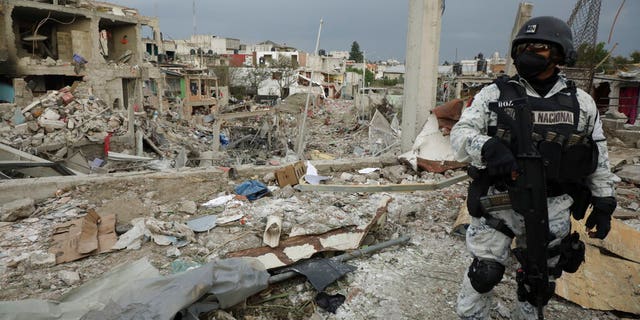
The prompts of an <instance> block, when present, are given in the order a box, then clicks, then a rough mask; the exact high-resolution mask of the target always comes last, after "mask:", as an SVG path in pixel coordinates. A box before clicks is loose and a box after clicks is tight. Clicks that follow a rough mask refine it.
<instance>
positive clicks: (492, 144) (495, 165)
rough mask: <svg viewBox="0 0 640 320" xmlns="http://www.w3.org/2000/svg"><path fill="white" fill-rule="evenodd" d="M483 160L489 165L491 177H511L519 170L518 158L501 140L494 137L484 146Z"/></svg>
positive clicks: (488, 170) (488, 169)
mask: <svg viewBox="0 0 640 320" xmlns="http://www.w3.org/2000/svg"><path fill="white" fill-rule="evenodd" d="M481 154H482V159H484V161H485V162H486V163H487V172H488V173H489V175H490V176H509V177H510V176H511V173H512V172H513V171H516V170H518V164H517V163H516V158H515V157H514V156H513V153H511V150H509V147H507V146H506V145H505V144H504V143H503V142H502V141H501V140H500V139H498V138H496V137H493V138H491V139H489V140H487V142H485V143H484V144H483V145H482V151H481Z"/></svg>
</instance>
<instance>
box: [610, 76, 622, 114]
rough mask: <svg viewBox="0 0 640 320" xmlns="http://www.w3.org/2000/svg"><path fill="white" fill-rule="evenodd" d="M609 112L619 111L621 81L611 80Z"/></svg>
mask: <svg viewBox="0 0 640 320" xmlns="http://www.w3.org/2000/svg"><path fill="white" fill-rule="evenodd" d="M609 89H610V91H609V112H617V111H618V110H619V109H618V107H619V106H620V82H618V81H611V82H609Z"/></svg>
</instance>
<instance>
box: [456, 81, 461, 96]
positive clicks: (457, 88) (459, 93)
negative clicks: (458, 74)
mask: <svg viewBox="0 0 640 320" xmlns="http://www.w3.org/2000/svg"><path fill="white" fill-rule="evenodd" d="M460 97H462V81H460V80H458V81H456V99H460Z"/></svg>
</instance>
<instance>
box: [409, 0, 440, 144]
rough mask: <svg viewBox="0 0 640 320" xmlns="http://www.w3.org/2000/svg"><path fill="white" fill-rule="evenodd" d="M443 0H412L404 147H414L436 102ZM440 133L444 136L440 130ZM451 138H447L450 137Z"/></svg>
mask: <svg viewBox="0 0 640 320" xmlns="http://www.w3.org/2000/svg"><path fill="white" fill-rule="evenodd" d="M441 2H442V1H441V0H409V19H408V21H409V27H408V32H407V50H406V55H407V56H406V66H405V70H406V71H405V80H404V98H403V106H402V108H403V109H402V137H401V143H402V144H401V150H402V152H406V151H409V150H411V148H412V146H413V143H414V141H415V140H416V137H417V136H418V134H419V133H420V131H421V130H422V128H423V126H424V125H425V123H427V120H428V119H429V121H435V122H436V123H435V131H437V132H438V134H440V132H439V131H438V125H437V119H435V116H433V117H431V118H432V119H431V118H429V114H430V111H431V110H432V109H433V108H434V107H435V104H436V84H437V81H438V52H439V51H440V28H441V13H442V6H441ZM440 136H442V135H441V134H440ZM447 140H448V139H447Z"/></svg>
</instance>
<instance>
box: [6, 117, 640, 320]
mask: <svg viewBox="0 0 640 320" xmlns="http://www.w3.org/2000/svg"><path fill="white" fill-rule="evenodd" d="M334 108H335V109H344V112H342V113H339V115H335V116H334V117H333V118H331V119H337V120H336V121H333V122H331V121H327V120H326V118H327V117H328V116H329V115H330V113H329V112H327V114H324V115H323V116H322V117H321V116H318V117H315V118H312V119H311V120H310V122H309V125H310V127H311V128H313V129H312V130H311V132H312V133H311V134H310V135H309V139H308V145H309V146H312V147H313V149H316V150H319V151H321V152H323V153H327V154H337V155H339V156H340V158H350V157H353V158H355V157H356V156H355V155H354V149H357V148H356V147H361V148H363V149H365V150H366V149H367V141H366V137H367V135H366V126H365V127H363V128H359V129H358V125H357V119H355V117H349V116H346V114H347V112H348V111H349V106H348V105H347V106H345V105H338V106H334ZM334 111H335V110H334ZM327 123H329V124H327ZM327 135H329V136H330V137H331V139H327ZM394 151H397V150H391V152H392V153H393V152H394ZM262 171H264V168H262V169H261V171H260V172H262ZM267 171H268V170H267ZM256 172H258V171H256ZM348 173H349V175H346V176H345V175H343V173H342V172H331V173H327V175H330V176H332V180H330V181H331V183H337V184H354V183H361V184H385V183H387V184H388V183H390V181H389V179H388V177H385V176H381V175H380V174H379V173H374V174H368V175H364V174H358V173H357V172H355V171H350V172H348ZM320 174H323V173H322V172H320ZM449 174H450V173H449ZM346 177H348V179H345V178H346ZM255 178H257V179H262V176H260V175H257V174H256V176H255ZM441 178H442V176H441V175H433V174H428V175H425V174H422V175H420V174H419V173H413V172H408V173H407V174H406V175H405V176H404V179H403V181H404V183H409V182H413V183H416V182H430V181H431V182H432V181H433V180H434V179H441ZM156 181H157V180H154V179H146V178H144V176H141V178H140V180H138V181H135V182H126V183H120V184H111V185H110V184H102V185H87V186H81V187H78V188H73V189H70V190H64V191H63V192H61V193H60V194H58V195H56V196H52V197H51V198H50V199H48V200H47V201H44V202H42V203H40V204H38V207H39V209H38V210H37V211H36V213H37V214H35V215H33V216H32V217H31V218H28V219H24V220H21V221H18V222H15V223H11V224H7V225H4V226H1V227H0V300H20V299H30V298H31V299H54V300H55V299H57V298H59V297H60V296H62V295H63V294H64V293H65V292H67V291H69V290H70V289H72V288H74V287H77V286H79V285H81V284H82V283H85V282H87V281H89V280H91V279H96V278H99V277H100V276H101V275H102V274H103V273H104V272H106V271H108V270H110V269H112V268H113V267H114V266H116V265H119V264H121V263H127V262H132V261H135V260H137V259H139V258H141V257H147V258H148V259H149V260H150V261H151V263H152V264H153V265H154V266H155V267H156V268H158V269H159V270H160V272H161V273H162V274H170V273H171V262H172V261H175V260H176V259H177V258H176V257H175V256H171V255H170V254H169V247H166V246H159V245H156V244H154V243H153V242H146V243H143V245H142V247H141V248H140V249H139V250H123V251H117V252H111V253H106V254H100V255H95V256H90V257H87V258H84V259H81V260H77V261H73V262H68V263H63V264H58V265H46V266H41V267H34V266H33V265H32V264H31V263H29V261H30V259H29V258H30V256H31V255H32V254H33V253H35V252H38V251H47V250H48V248H49V246H50V239H51V234H52V229H53V226H54V225H55V224H57V223H60V222H64V221H68V220H70V219H74V218H77V217H78V216H81V215H83V214H84V213H85V212H86V210H87V209H90V208H95V209H96V210H97V211H98V213H101V214H105V213H115V214H116V215H117V216H118V228H119V229H126V228H127V223H128V222H130V221H131V219H133V218H135V217H154V218H156V219H158V220H162V221H177V222H184V221H186V220H189V219H192V218H194V217H199V216H204V215H208V214H218V215H232V214H234V213H237V212H242V213H243V214H244V215H245V220H244V221H243V223H240V222H238V221H236V222H232V223H229V224H226V225H223V226H217V227H216V228H214V229H212V230H211V231H210V232H209V233H200V234H197V235H196V241H194V242H191V243H190V244H188V245H187V246H185V247H181V248H179V252H180V256H179V259H181V260H183V261H188V262H195V263H204V262H206V261H208V260H211V259H216V258H223V257H224V256H225V254H226V253H228V252H232V251H235V250H242V249H247V248H253V247H258V246H261V245H262V243H261V237H262V232H263V230H264V226H265V218H266V217H267V216H268V215H270V214H272V213H279V214H282V215H283V216H284V220H283V221H284V224H283V234H285V236H286V234H288V233H290V232H291V231H292V230H293V229H294V228H303V229H304V230H306V231H307V232H309V233H314V232H322V231H323V230H324V231H326V230H330V229H332V228H336V227H339V226H340V225H348V224H354V225H362V224H364V223H366V222H367V221H369V220H368V219H370V218H371V216H372V215H373V214H374V213H375V211H376V208H377V204H378V202H379V200H380V199H381V197H384V196H389V197H391V199H392V200H391V202H390V203H389V205H388V207H387V212H388V215H387V220H386V223H385V224H384V227H383V228H382V230H379V231H377V232H375V233H373V234H371V235H369V236H368V237H367V238H366V243H367V244H373V243H378V242H382V241H386V240H389V239H393V238H396V237H398V236H401V235H408V236H410V237H411V239H410V241H409V242H408V243H406V244H404V245H400V246H395V247H391V248H388V249H385V250H383V251H380V252H377V253H374V254H371V255H369V256H366V257H360V258H356V259H354V260H350V261H349V262H348V264H350V265H353V266H355V267H356V268H357V269H356V270H355V271H353V272H351V273H348V274H347V275H346V276H345V277H344V278H342V279H340V280H338V281H337V282H335V283H334V284H332V285H330V286H329V287H328V288H327V289H325V292H327V293H329V294H336V293H340V294H342V295H344V296H345V297H346V300H345V302H344V303H343V304H342V305H341V306H340V307H339V308H338V309H337V311H336V313H335V314H334V313H330V312H327V311H325V310H323V309H321V308H319V307H318V306H317V305H316V303H315V302H314V298H315V296H316V294H317V292H316V291H315V290H314V289H313V287H312V286H311V285H310V284H309V283H308V282H306V281H304V279H303V278H301V277H297V278H295V279H292V280H288V281H285V282H281V283H278V284H274V285H271V286H270V287H269V288H268V289H266V290H265V291H263V292H261V293H259V294H257V295H255V296H252V297H250V298H249V299H248V300H247V301H246V302H245V303H244V304H240V305H238V306H235V307H232V308H230V309H228V310H225V311H224V312H215V313H211V314H209V315H205V316H203V317H202V319H233V318H235V319H254V320H256V319H457V317H456V315H455V311H454V308H455V301H456V295H457V291H458V288H459V285H460V281H461V279H462V275H463V274H464V272H466V269H467V267H468V265H469V263H470V261H471V258H470V255H469V254H468V253H467V251H466V248H465V243H464V239H463V238H462V237H460V236H458V235H455V233H452V232H451V231H452V226H453V224H454V222H455V219H456V217H457V215H458V212H459V210H460V208H461V206H463V205H464V201H465V196H466V187H467V185H468V182H466V181H465V182H459V183H457V184H455V185H453V186H450V187H448V188H445V189H442V190H437V191H416V192H405V193H331V192H298V191H294V190H292V189H290V188H287V189H280V190H275V189H277V188H274V192H273V193H272V195H271V196H267V197H265V198H262V199H259V200H256V201H253V202H247V201H245V202H243V204H242V205H239V206H235V207H230V206H227V207H217V208H206V207H203V206H201V204H202V203H204V202H206V201H207V200H209V199H213V198H215V197H217V196H220V195H221V194H222V193H221V192H230V191H231V190H232V189H233V187H234V186H235V185H237V184H239V183H240V182H242V180H241V179H237V180H229V179H228V178H227V176H226V175H225V174H218V175H215V176H210V177H206V178H191V179H175V180H172V184H170V186H166V184H163V186H164V187H162V188H158V187H156V185H157V184H156ZM271 184H272V185H273V182H272V183H271ZM192 202H193V203H195V204H197V210H196V211H195V212H186V211H184V209H183V208H184V207H185V205H186V204H190V203H192ZM513 263H514V264H513V265H511V266H508V271H507V272H506V274H505V277H504V278H503V281H502V283H501V284H500V285H498V286H497V288H496V290H495V308H494V309H493V311H492V316H493V318H494V319H510V317H509V308H510V307H511V306H512V305H513V304H514V301H515V289H516V285H515V280H514V277H513V275H514V271H515V269H514V266H515V261H514V262H513ZM61 271H73V272H76V273H77V274H78V275H79V278H80V280H79V281H76V282H71V281H69V280H68V279H65V278H64V277H63V276H62V273H61ZM545 312H546V317H547V318H548V319H576V320H577V319H580V320H584V319H589V320H590V319H612V320H613V319H622V318H624V317H625V316H626V317H627V318H632V316H630V315H620V314H614V313H612V312H603V311H595V310H588V309H584V308H582V307H580V306H578V305H576V304H573V303H571V302H568V301H565V300H562V299H559V298H557V297H555V298H553V299H552V300H551V301H550V303H549V305H548V306H547V307H546V309H545Z"/></svg>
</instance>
